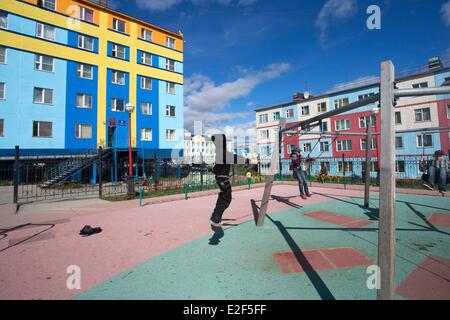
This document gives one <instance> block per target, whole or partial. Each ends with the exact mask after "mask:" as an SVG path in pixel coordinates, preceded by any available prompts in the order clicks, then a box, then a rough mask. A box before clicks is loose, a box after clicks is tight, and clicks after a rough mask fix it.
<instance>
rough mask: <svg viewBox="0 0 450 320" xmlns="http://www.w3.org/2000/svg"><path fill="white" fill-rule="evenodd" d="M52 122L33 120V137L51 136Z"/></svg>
mask: <svg viewBox="0 0 450 320" xmlns="http://www.w3.org/2000/svg"><path fill="white" fill-rule="evenodd" d="M52 127H53V123H52V122H48V121H33V137H34V138H51V137H52Z"/></svg>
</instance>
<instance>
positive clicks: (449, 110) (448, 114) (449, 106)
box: [447, 104, 450, 119]
mask: <svg viewBox="0 0 450 320" xmlns="http://www.w3.org/2000/svg"><path fill="white" fill-rule="evenodd" d="M447 119H450V104H448V105H447Z"/></svg>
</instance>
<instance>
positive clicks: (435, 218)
mask: <svg viewBox="0 0 450 320" xmlns="http://www.w3.org/2000/svg"><path fill="white" fill-rule="evenodd" d="M428 222H429V223H431V224H432V225H435V226H439V227H447V228H450V215H448V214H445V213H433V214H432V215H431V216H430V217H429V218H428Z"/></svg>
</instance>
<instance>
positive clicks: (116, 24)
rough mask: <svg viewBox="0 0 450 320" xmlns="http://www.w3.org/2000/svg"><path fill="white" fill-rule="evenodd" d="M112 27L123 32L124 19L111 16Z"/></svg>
mask: <svg viewBox="0 0 450 320" xmlns="http://www.w3.org/2000/svg"><path fill="white" fill-rule="evenodd" d="M113 29H114V30H115V31H118V32H122V33H125V21H122V20H119V19H116V18H113Z"/></svg>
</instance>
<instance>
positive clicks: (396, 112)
mask: <svg viewBox="0 0 450 320" xmlns="http://www.w3.org/2000/svg"><path fill="white" fill-rule="evenodd" d="M397 114H399V115H400V122H397ZM414 117H415V115H414ZM394 121H395V122H394V123H395V124H397V125H399V124H402V113H401V111H395V113H394Z"/></svg>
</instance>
